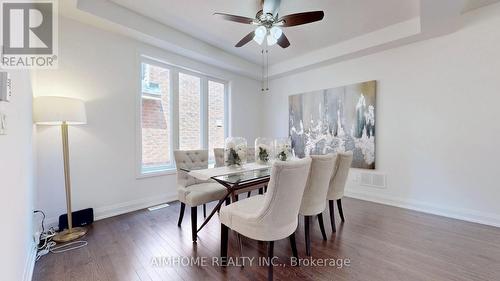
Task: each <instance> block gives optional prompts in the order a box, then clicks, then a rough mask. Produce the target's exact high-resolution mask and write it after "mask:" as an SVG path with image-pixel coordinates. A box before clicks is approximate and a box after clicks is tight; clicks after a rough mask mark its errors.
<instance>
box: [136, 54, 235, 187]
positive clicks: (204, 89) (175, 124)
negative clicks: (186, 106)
mask: <svg viewBox="0 0 500 281" xmlns="http://www.w3.org/2000/svg"><path fill="white" fill-rule="evenodd" d="M142 63H146V64H150V65H154V66H157V67H161V68H165V69H168V70H169V76H170V87H169V90H170V92H169V93H168V94H169V95H170V104H169V106H170V124H168V125H169V126H170V128H171V131H170V134H169V135H170V142H169V143H170V148H169V151H170V155H169V156H170V159H171V163H172V164H171V165H169V166H166V167H165V168H160V169H158V170H155V171H152V172H144V171H143V169H142V78H141V71H142V70H141V68H142V67H141V66H142ZM137 69H138V74H139V75H138V77H139V78H138V82H137V84H138V91H137V92H138V94H137V95H136V96H137V99H136V104H137V106H136V116H137V117H136V120H137V123H136V163H137V168H136V177H137V178H138V179H140V178H147V177H154V176H163V175H170V174H175V173H176V167H175V159H174V150H178V149H179V137H180V132H179V73H183V74H187V75H192V76H196V77H198V78H200V82H201V83H200V93H201V94H200V107H201V114H200V119H201V120H200V124H201V128H200V134H201V135H200V140H201V149H208V82H209V81H212V82H217V83H221V84H223V85H224V138H227V136H228V135H229V125H230V123H229V108H230V107H229V84H230V83H229V82H228V81H226V80H224V79H221V78H217V77H214V76H211V75H207V74H204V73H201V72H197V71H193V70H189V69H186V68H183V67H179V66H174V65H172V64H169V63H166V62H163V61H160V60H157V59H155V58H152V57H149V56H146V55H139V60H138V67H137Z"/></svg>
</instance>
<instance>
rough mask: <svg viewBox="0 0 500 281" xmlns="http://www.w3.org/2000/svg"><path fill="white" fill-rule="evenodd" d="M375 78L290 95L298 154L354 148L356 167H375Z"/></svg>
mask: <svg viewBox="0 0 500 281" xmlns="http://www.w3.org/2000/svg"><path fill="white" fill-rule="evenodd" d="M376 88H377V82H376V81H369V82H363V83H358V84H354V85H349V86H344V87H338V88H333V89H327V90H321V91H314V92H309V93H304V94H299V95H293V96H290V97H289V114H290V117H289V118H290V119H289V133H290V138H291V140H292V148H293V152H294V153H295V156H297V157H304V156H307V155H318V154H327V153H332V152H333V153H335V152H345V151H352V152H353V154H354V160H353V163H352V167H353V168H361V169H375V101H376Z"/></svg>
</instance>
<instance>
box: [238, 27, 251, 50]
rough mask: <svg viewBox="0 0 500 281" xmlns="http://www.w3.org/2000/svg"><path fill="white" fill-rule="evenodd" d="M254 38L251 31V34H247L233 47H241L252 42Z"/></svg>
mask: <svg viewBox="0 0 500 281" xmlns="http://www.w3.org/2000/svg"><path fill="white" fill-rule="evenodd" d="M254 37H255V31H252V32H250V33H248V34H247V36H245V37H243V39H241V40H240V42H238V43H237V44H236V45H235V47H236V48H239V47H242V46H243V45H245V44H246V43H248V42H250V41H252V40H253V38H254Z"/></svg>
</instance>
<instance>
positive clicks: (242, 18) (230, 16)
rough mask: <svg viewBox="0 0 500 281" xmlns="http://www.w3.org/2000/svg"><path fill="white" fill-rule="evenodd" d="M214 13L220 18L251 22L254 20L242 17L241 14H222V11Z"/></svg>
mask: <svg viewBox="0 0 500 281" xmlns="http://www.w3.org/2000/svg"><path fill="white" fill-rule="evenodd" d="M214 15H215V16H219V17H221V18H222V19H225V20H228V21H234V22H239V23H246V24H252V23H253V22H254V19H251V18H247V17H242V16H236V15H230V14H224V13H214Z"/></svg>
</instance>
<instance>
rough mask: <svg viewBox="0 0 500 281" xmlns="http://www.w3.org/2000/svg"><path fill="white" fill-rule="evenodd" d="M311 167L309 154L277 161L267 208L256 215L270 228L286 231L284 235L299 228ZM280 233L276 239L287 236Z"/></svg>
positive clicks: (271, 231) (270, 229)
mask: <svg viewBox="0 0 500 281" xmlns="http://www.w3.org/2000/svg"><path fill="white" fill-rule="evenodd" d="M310 167H311V158H309V157H307V158H304V159H300V160H296V161H288V162H282V161H276V162H274V164H273V166H272V170H271V179H270V181H269V185H268V187H267V192H266V193H265V195H264V208H263V209H262V210H260V211H259V212H257V214H255V215H253V216H257V218H258V220H259V221H260V222H261V223H262V224H263V227H264V229H267V230H266V231H268V232H270V233H273V232H276V234H277V233H279V232H282V231H284V232H286V233H285V235H284V237H287V236H289V235H290V234H292V233H293V232H294V231H295V229H296V228H297V223H298V220H297V215H298V214H299V209H300V202H301V200H302V195H303V194H304V189H305V187H306V182H307V178H308V174H309V169H310ZM249 215H250V214H249ZM278 237H279V235H278V236H277V238H276V239H283V238H284V237H279V238H278ZM276 239H275V240H276ZM271 240H272V239H271Z"/></svg>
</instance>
